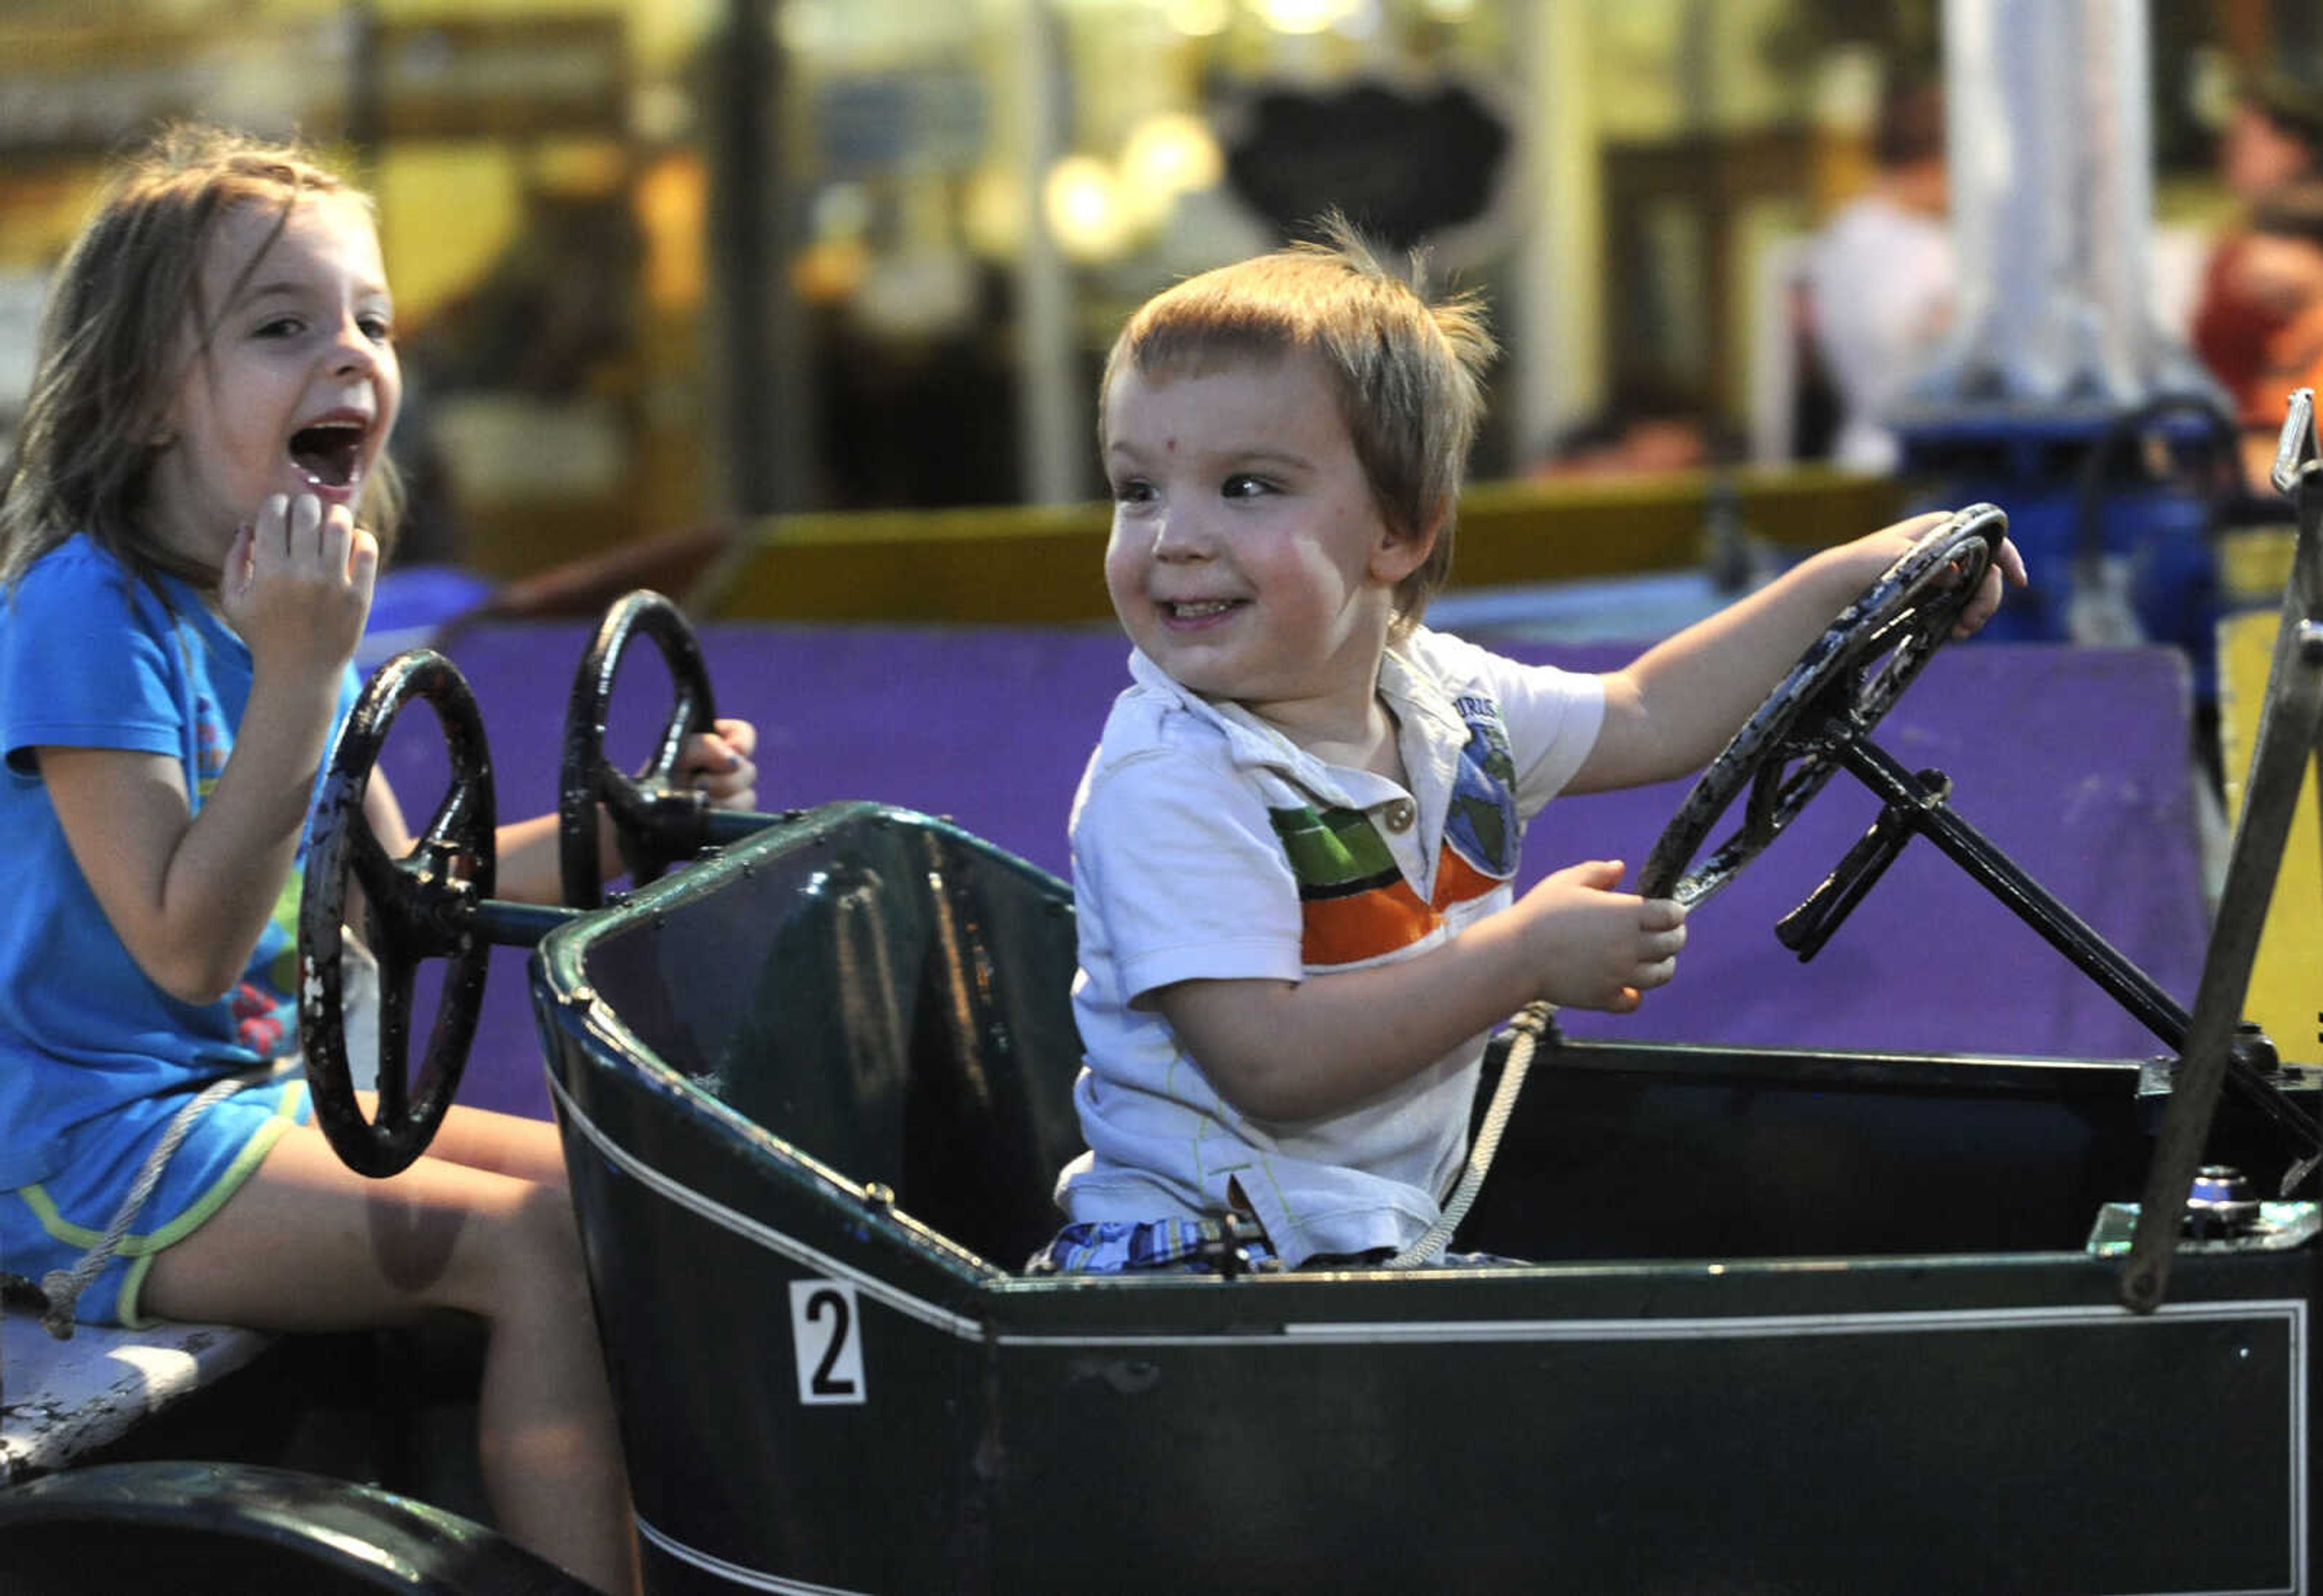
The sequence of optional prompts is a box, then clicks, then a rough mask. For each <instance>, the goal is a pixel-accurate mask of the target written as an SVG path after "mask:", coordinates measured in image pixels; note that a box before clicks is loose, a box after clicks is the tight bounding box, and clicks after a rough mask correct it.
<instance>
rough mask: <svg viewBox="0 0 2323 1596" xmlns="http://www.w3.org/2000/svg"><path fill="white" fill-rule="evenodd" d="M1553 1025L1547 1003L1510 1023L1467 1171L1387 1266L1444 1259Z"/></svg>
mask: <svg viewBox="0 0 2323 1596" xmlns="http://www.w3.org/2000/svg"><path fill="white" fill-rule="evenodd" d="M1555 1024H1556V1010H1555V1009H1554V1008H1552V1007H1550V1006H1549V1004H1546V1003H1531V1004H1526V1005H1525V1006H1524V1007H1523V1008H1522V1009H1521V1010H1520V1011H1519V1012H1518V1014H1517V1016H1516V1018H1515V1019H1513V1020H1511V1021H1510V1022H1509V1030H1510V1032H1513V1033H1514V1035H1513V1038H1512V1039H1511V1040H1510V1042H1509V1052H1508V1057H1507V1058H1505V1059H1502V1060H1501V1079H1500V1084H1499V1085H1497V1086H1495V1087H1493V1088H1492V1104H1491V1105H1490V1106H1488V1107H1487V1108H1486V1109H1485V1110H1484V1123H1483V1124H1481V1125H1479V1126H1477V1127H1476V1142H1475V1145H1474V1146H1473V1147H1471V1148H1469V1150H1468V1167H1467V1168H1466V1169H1463V1170H1461V1171H1460V1183H1459V1185H1457V1186H1455V1187H1454V1188H1453V1189H1452V1196H1451V1198H1450V1200H1449V1201H1447V1202H1446V1204H1445V1205H1444V1211H1443V1212H1442V1213H1441V1214H1439V1215H1437V1219H1436V1223H1435V1224H1433V1225H1429V1226H1428V1230H1427V1233H1426V1234H1423V1235H1422V1236H1421V1237H1420V1238H1419V1240H1418V1241H1416V1242H1414V1243H1411V1245H1409V1247H1406V1248H1405V1249H1404V1250H1403V1251H1402V1252H1399V1253H1397V1254H1396V1255H1395V1256H1394V1257H1392V1258H1391V1259H1389V1260H1388V1261H1387V1267H1388V1268H1390V1269H1425V1268H1426V1267H1427V1266H1428V1265H1429V1264H1431V1263H1434V1262H1436V1261H1437V1260H1438V1259H1440V1258H1442V1257H1443V1256H1444V1249H1445V1248H1446V1246H1447V1245H1449V1244H1450V1243H1451V1240H1452V1233H1453V1232H1454V1231H1455V1230H1458V1229H1459V1228H1460V1221H1462V1220H1463V1219H1465V1218H1466V1217H1467V1216H1468V1210H1469V1208H1470V1207H1471V1206H1474V1203H1475V1201H1476V1193H1477V1192H1478V1191H1479V1190H1480V1189H1482V1188H1483V1184H1484V1176H1485V1174H1486V1173H1487V1172H1488V1171H1490V1170H1491V1169H1492V1155H1493V1154H1494V1153H1496V1152H1498V1151H1500V1147H1501V1132H1502V1131H1505V1130H1507V1129H1508V1125H1509V1116H1510V1115H1511V1114H1514V1113H1515V1112H1516V1107H1517V1091H1518V1089H1519V1088H1520V1087H1522V1086H1523V1085H1524V1078H1525V1071H1526V1070H1528V1069H1531V1068H1532V1055H1533V1050H1534V1049H1535V1048H1537V1047H1538V1046H1539V1045H1540V1039H1541V1038H1542V1037H1543V1036H1544V1035H1546V1034H1547V1032H1548V1030H1549V1028H1550V1027H1551V1026H1553V1025H1555Z"/></svg>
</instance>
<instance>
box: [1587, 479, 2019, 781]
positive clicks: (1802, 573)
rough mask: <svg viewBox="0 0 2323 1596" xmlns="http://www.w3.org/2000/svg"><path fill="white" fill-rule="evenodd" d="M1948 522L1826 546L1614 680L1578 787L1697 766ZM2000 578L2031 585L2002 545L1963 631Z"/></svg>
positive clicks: (1667, 775) (1980, 617)
mask: <svg viewBox="0 0 2323 1596" xmlns="http://www.w3.org/2000/svg"><path fill="white" fill-rule="evenodd" d="M1945 519H1946V517H1945V515H1944V514H1943V513H1942V512H1941V511H1936V512H1932V513H1930V514H1927V515H1924V516H1915V517H1913V518H1911V519H1909V520H1905V521H1899V522H1897V523H1896V525H1894V526H1892V527H1882V528H1881V529H1880V530H1879V531H1877V532H1874V533H1871V534H1870V535H1868V537H1859V538H1857V539H1856V540H1855V541H1854V542H1852V543H1848V544H1842V545H1841V546H1839V547H1837V548H1830V549H1825V550H1823V551H1822V552H1821V553H1819V554H1817V555H1813V556H1812V557H1811V558H1809V559H1807V560H1804V561H1802V562H1801V563H1800V564H1798V565H1796V566H1795V567H1793V568H1792V569H1791V570H1790V571H1788V572H1786V573H1784V574H1783V575H1782V576H1781V577H1779V578H1777V580H1776V581H1774V582H1770V583H1768V584H1767V586H1766V587H1764V588H1761V589H1760V590H1759V591H1758V592H1755V593H1752V594H1750V595H1749V597H1747V598H1744V599H1741V600H1739V601H1736V602H1735V603H1733V604H1731V605H1730V606H1728V607H1727V608H1726V609H1724V610H1721V611H1719V612H1718V613H1717V614H1716V615H1713V616H1712V617H1710V618H1709V619H1706V620H1703V621H1699V622H1697V623H1695V624H1694V625H1693V626H1691V627H1688V628H1686V629H1685V630H1684V631H1682V632H1680V633H1678V634H1677V635H1676V637H1670V638H1668V639H1667V640H1666V641H1665V642H1662V643H1658V644H1657V645H1655V646H1654V647H1652V648H1649V649H1648V650H1647V651H1646V652H1645V653H1644V654H1642V655H1640V656H1638V658H1637V659H1635V660H1633V661H1631V662H1630V665H1627V666H1626V667H1624V668H1623V669H1621V670H1618V671H1613V672H1611V673H1609V674H1607V675H1606V676H1605V678H1604V682H1605V720H1604V725H1603V729H1602V730H1601V731H1600V732H1599V733H1598V738H1597V744H1596V747H1595V748H1593V749H1592V750H1591V751H1590V755H1589V758H1588V760H1587V761H1586V762H1585V763H1584V765H1583V766H1582V767H1581V770H1580V772H1579V774H1578V775H1576V776H1575V778H1574V781H1573V783H1572V785H1571V790H1572V791H1575V792H1591V791H1601V790H1603V789H1606V788H1612V787H1629V786H1636V785H1639V784H1642V783H1646V782H1655V781H1666V780H1669V779H1671V778H1672V777H1675V776H1680V775H1685V774H1686V773H1688V772H1689V771H1694V770H1698V769H1700V768H1701V767H1702V766H1703V765H1704V764H1705V763H1707V762H1708V760H1709V759H1710V757H1712V755H1714V754H1716V753H1717V752H1718V750H1719V749H1721V748H1724V747H1725V746H1726V742H1727V739H1728V738H1731V737H1732V736H1733V735H1734V733H1735V732H1736V731H1737V730H1738V729H1740V727H1741V725H1742V722H1743V720H1745V719H1746V718H1747V717H1748V716H1749V714H1750V712H1751V711H1754V710H1756V709H1757V708H1758V705H1759V704H1760V703H1761V702H1764V701H1765V699H1766V696H1767V693H1770V692H1772V691H1773V690H1774V686H1775V683H1777V682H1779V681H1781V680H1782V679H1783V674H1784V673H1785V672H1786V671H1787V670H1789V669H1790V667H1791V666H1792V665H1794V664H1795V662H1796V661H1797V659H1798V657H1799V656H1800V655H1801V654H1802V653H1803V652H1804V650H1805V648H1806V647H1807V645H1809V644H1810V643H1813V641H1814V640H1815V639H1816V638H1817V637H1821V636H1822V635H1823V631H1824V630H1825V629H1826V628H1828V627H1829V626H1830V625H1831V623H1832V621H1833V620H1834V619H1837V618H1838V616H1839V613H1840V612H1841V610H1844V609H1846V608H1847V606H1848V605H1849V604H1850V603H1851V602H1853V601H1854V600H1855V599H1856V598H1857V597H1858V596H1859V594H1860V593H1861V592H1863V590H1864V589H1866V588H1867V587H1869V586H1870V585H1871V584H1872V583H1873V582H1876V581H1878V579H1879V577H1880V576H1881V574H1882V573H1885V572H1886V571H1887V567H1888V566H1890V565H1891V564H1895V562H1896V559H1897V558H1898V557H1900V556H1901V555H1904V554H1905V552H1906V551H1908V550H1909V549H1910V548H1911V546H1913V545H1914V543H1916V542H1918V541H1919V540H1920V539H1921V538H1922V537H1925V536H1927V535H1928V534H1929V533H1930V532H1932V531H1933V530H1934V529H1935V528H1936V527H1939V526H1941V525H1942V524H1943V522H1944V521H1945ZM2004 579H2005V580H2006V581H2009V582H2015V583H2016V584H2017V585H2019V586H2022V585H2024V582H2025V563H2024V559H2023V557H2022V556H2021V555H2018V553H2017V552H2016V548H2015V545H2014V544H2010V543H2006V542H2004V543H2003V544H2002V545H2001V546H2000V550H1999V553H1998V554H1997V555H1996V557H1995V559H1994V561H1993V565H1992V569H1991V570H1990V571H1989V572H1988V573H1987V574H1986V577H1985V580H1984V583H1983V588H1982V591H1981V592H1979V593H1978V595H1977V596H1976V598H1975V599H1974V600H1972V601H1970V602H1969V607H1968V609H1967V610H1966V611H1965V612H1964V613H1963V614H1962V615H1961V618H1960V631H1959V634H1958V635H1961V636H1965V635H1966V634H1967V633H1969V632H1972V631H1974V630H1975V629H1976V628H1979V627H1980V626H1982V625H1983V624H1984V623H1985V621H1986V620H1987V619H1989V618H1990V616H1991V614H1992V612H1993V610H1996V609H1997V608H1998V606H1999V603H2000V590H2001V584H2002V582H2003V580H2004Z"/></svg>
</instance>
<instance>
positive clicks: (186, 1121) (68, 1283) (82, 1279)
mask: <svg viewBox="0 0 2323 1596" xmlns="http://www.w3.org/2000/svg"><path fill="white" fill-rule="evenodd" d="M253 1079H255V1077H253V1076H248V1075H229V1076H226V1077H225V1078H223V1079H219V1080H214V1081H212V1082H210V1084H209V1085H207V1086H206V1087H203V1088H202V1089H201V1090H200V1091H199V1092H197V1093H196V1094H195V1095H194V1099H193V1101H192V1102H190V1103H188V1104H187V1105H185V1106H184V1107H183V1108H180V1109H179V1110H178V1112H177V1113H176V1114H173V1115H172V1116H171V1117H170V1128H169V1129H168V1130H166V1131H163V1132H162V1133H161V1140H160V1141H159V1142H155V1143H154V1144H153V1151H151V1152H149V1153H147V1154H146V1155H145V1161H144V1162H143V1163H142V1164H141V1165H139V1166H138V1169H137V1179H134V1180H133V1181H131V1182H130V1183H129V1194H128V1195H127V1196H126V1197H123V1198H122V1199H121V1206H119V1207H118V1208H116V1209H115V1210H114V1215H113V1223H112V1224H110V1225H106V1227H105V1234H103V1235H102V1236H100V1237H98V1238H97V1242H96V1245H95V1246H94V1247H91V1248H90V1249H89V1250H88V1251H87V1252H84V1253H82V1254H81V1256H80V1259H79V1261H78V1262H76V1263H75V1264H74V1265H73V1266H72V1267H71V1268H70V1269H52V1270H50V1271H49V1272H48V1273H47V1274H45V1275H43V1276H41V1296H43V1297H45V1298H48V1310H47V1311H46V1312H45V1313H43V1314H42V1315H41V1326H42V1327H43V1328H44V1329H46V1330H47V1331H48V1333H49V1334H50V1335H53V1336H55V1337H56V1338H57V1339H58V1340H59V1341H70V1340H71V1339H72V1333H73V1306H74V1304H76V1303H77V1302H78V1301H79V1300H80V1294H81V1293H82V1292H83V1291H85V1290H87V1289H88V1283H89V1282H90V1281H91V1280H95V1279H96V1277H97V1276H98V1275H100V1274H102V1273H103V1272H104V1271H105V1266H106V1264H108V1263H110V1262H112V1261H113V1255H114V1253H115V1252H118V1251H119V1250H120V1247H121V1239H122V1238H123V1237H124V1236H125V1235H127V1234H129V1227H130V1226H131V1225H134V1224H135V1223H136V1222H137V1215H138V1213H139V1212H140V1211H141V1210H142V1208H143V1207H144V1206H145V1199H146V1198H148V1197H152V1195H153V1188H154V1187H156V1186H158V1185H160V1184H161V1171H162V1170H164V1169H167V1168H169V1165H170V1155H171V1154H173V1153H175V1152H176V1151H178V1143H179V1142H183V1141H184V1140H185V1139H186V1133H187V1132H188V1131H190V1130H191V1129H193V1126H194V1121H195V1120H196V1119H197V1118H198V1117H199V1116H200V1114H201V1112H202V1110H203V1109H205V1108H207V1107H208V1106H209V1105H211V1104H213V1103H216V1102H217V1101H218V1100H219V1099H221V1098H224V1097H231V1096H234V1094H235V1093H236V1092H238V1091H240V1090H242V1088H243V1087H246V1086H248V1085H250V1084H251V1082H252V1081H253Z"/></svg>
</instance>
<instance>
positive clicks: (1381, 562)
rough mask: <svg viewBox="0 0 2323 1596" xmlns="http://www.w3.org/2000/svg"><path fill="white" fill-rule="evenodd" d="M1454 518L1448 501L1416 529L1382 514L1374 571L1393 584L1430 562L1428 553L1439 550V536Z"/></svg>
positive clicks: (1377, 578)
mask: <svg viewBox="0 0 2323 1596" xmlns="http://www.w3.org/2000/svg"><path fill="white" fill-rule="evenodd" d="M1451 518H1452V507H1451V506H1450V505H1449V504H1440V505H1438V506H1437V507H1436V509H1435V511H1434V513H1433V514H1431V515H1429V516H1428V519H1427V520H1426V521H1425V522H1423V523H1422V524H1421V525H1420V526H1419V527H1418V528H1417V529H1416V530H1406V529H1404V528H1401V527H1396V526H1394V525H1393V524H1392V523H1391V522H1389V521H1388V520H1387V519H1386V518H1384V517H1382V518H1381V523H1380V524H1381V527H1382V530H1381V533H1380V540H1379V543H1378V545H1377V546H1375V547H1374V548H1373V550H1372V575H1373V577H1374V578H1375V579H1376V580H1378V581H1380V582H1385V583H1386V584H1387V585H1389V586H1390V587H1392V586H1394V585H1395V584H1396V583H1397V582H1401V581H1402V580H1403V579H1404V578H1405V577H1407V576H1409V575H1410V574H1411V573H1413V572H1415V571H1417V570H1419V568H1420V567H1421V566H1422V565H1425V564H1428V555H1432V554H1434V553H1435V552H1436V539H1437V537H1439V536H1440V535H1441V534H1442V533H1443V531H1444V525H1445V523H1446V521H1449V520H1450V519H1451Z"/></svg>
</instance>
